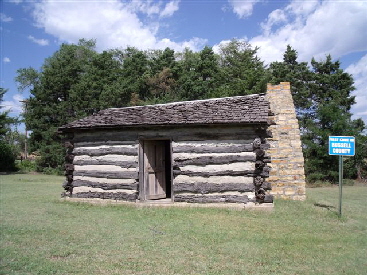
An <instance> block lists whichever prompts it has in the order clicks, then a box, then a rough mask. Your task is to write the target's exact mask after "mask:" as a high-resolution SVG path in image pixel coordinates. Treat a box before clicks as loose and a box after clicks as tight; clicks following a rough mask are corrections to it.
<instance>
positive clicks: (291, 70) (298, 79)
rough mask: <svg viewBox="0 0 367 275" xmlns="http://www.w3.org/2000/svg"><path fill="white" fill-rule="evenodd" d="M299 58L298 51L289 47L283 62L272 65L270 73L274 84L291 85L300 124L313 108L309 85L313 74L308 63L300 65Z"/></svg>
mask: <svg viewBox="0 0 367 275" xmlns="http://www.w3.org/2000/svg"><path fill="white" fill-rule="evenodd" d="M297 58H298V53H297V51H296V50H294V49H293V48H292V47H291V46H290V45H288V46H287V49H286V51H285V53H284V55H283V62H273V63H271V64H270V66H269V71H270V74H271V79H270V82H271V83H272V84H278V83H280V82H290V83H291V92H292V97H293V100H294V104H295V106H296V112H297V115H298V119H300V123H302V118H303V116H304V115H305V114H306V113H308V110H309V108H310V107H311V101H310V100H309V98H310V89H309V83H310V82H311V78H312V73H311V71H310V68H309V67H308V64H307V62H301V63H299V62H298V61H297ZM301 126H302V125H301Z"/></svg>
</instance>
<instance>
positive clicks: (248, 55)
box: [216, 40, 268, 97]
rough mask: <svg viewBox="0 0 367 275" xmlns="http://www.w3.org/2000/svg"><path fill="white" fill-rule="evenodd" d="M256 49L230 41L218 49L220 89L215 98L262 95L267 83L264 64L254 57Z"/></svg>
mask: <svg viewBox="0 0 367 275" xmlns="http://www.w3.org/2000/svg"><path fill="white" fill-rule="evenodd" d="M258 49H259V48H258V47H255V48H252V46H251V45H250V44H249V43H247V42H244V41H241V40H232V41H231V42H229V43H228V44H226V45H223V46H221V47H220V53H219V55H220V59H219V64H220V67H221V70H220V72H219V74H220V75H219V78H220V80H219V81H220V87H219V89H218V90H217V91H216V96H220V97H222V96H236V95H247V94H256V93H264V92H265V91H266V83H267V82H268V75H267V71H266V70H265V66H264V63H263V62H262V61H261V60H260V58H259V57H258V56H257V55H256V54H257V51H258Z"/></svg>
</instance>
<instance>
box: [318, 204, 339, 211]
mask: <svg viewBox="0 0 367 275" xmlns="http://www.w3.org/2000/svg"><path fill="white" fill-rule="evenodd" d="M313 205H314V206H317V207H322V208H326V209H327V210H331V209H335V206H332V205H327V204H322V203H314V204H313Z"/></svg>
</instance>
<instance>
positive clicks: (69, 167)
mask: <svg viewBox="0 0 367 275" xmlns="http://www.w3.org/2000/svg"><path fill="white" fill-rule="evenodd" d="M65 170H66V171H74V164H70V163H67V164H65Z"/></svg>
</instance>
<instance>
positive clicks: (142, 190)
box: [138, 137, 173, 202]
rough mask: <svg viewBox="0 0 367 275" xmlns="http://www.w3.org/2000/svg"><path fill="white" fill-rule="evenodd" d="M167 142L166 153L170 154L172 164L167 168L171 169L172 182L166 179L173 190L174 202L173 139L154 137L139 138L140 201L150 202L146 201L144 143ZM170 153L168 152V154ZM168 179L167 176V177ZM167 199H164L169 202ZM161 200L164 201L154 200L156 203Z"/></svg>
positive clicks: (171, 198)
mask: <svg viewBox="0 0 367 275" xmlns="http://www.w3.org/2000/svg"><path fill="white" fill-rule="evenodd" d="M154 140H157V141H165V142H167V143H168V145H169V146H165V153H166V154H167V153H169V157H170V160H169V163H170V167H166V168H168V169H169V174H170V178H171V179H170V181H168V180H167V178H166V185H167V184H170V185H171V188H170V191H171V194H170V195H171V196H170V198H167V199H170V200H171V201H172V202H173V159H172V139H171V138H154V137H149V138H147V137H139V158H138V162H139V196H138V199H139V201H150V200H147V199H146V196H145V185H144V184H145V182H144V178H145V169H144V141H154ZM167 151H168V152H167ZM166 177H167V176H166ZM167 199H164V200H166V201H167ZM159 200H163V199H158V200H154V201H155V202H159Z"/></svg>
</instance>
